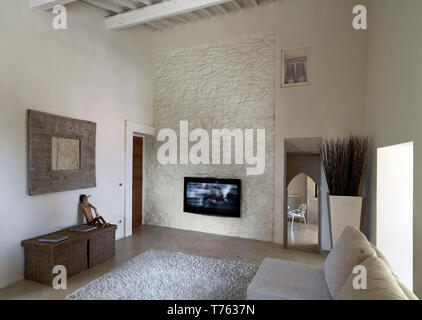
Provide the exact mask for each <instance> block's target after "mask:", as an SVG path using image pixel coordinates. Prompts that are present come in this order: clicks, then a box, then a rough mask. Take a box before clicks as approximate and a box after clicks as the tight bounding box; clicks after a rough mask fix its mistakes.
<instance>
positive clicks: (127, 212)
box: [123, 120, 155, 237]
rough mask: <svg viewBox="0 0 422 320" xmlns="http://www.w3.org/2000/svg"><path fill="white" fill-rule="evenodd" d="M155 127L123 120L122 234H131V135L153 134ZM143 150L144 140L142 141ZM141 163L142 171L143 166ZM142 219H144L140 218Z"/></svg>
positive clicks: (125, 235) (143, 187) (143, 135)
mask: <svg viewBox="0 0 422 320" xmlns="http://www.w3.org/2000/svg"><path fill="white" fill-rule="evenodd" d="M154 135H155V128H154V127H150V126H147V125H144V124H140V123H137V122H133V121H129V120H125V183H124V207H123V212H124V213H123V219H124V221H123V236H124V237H129V236H131V235H132V169H133V137H134V136H139V137H142V138H145V137H146V136H154ZM142 148H143V151H145V140H144V143H143V146H142ZM144 159H145V153H144V152H143V156H142V161H143V162H144V163H145V160H144ZM144 163H143V164H142V171H143V172H144V170H145V166H144ZM144 189H145V183H144V182H143V183H142V200H144V195H145V192H144ZM144 203H145V202H144V201H142V213H144ZM142 221H144V219H142Z"/></svg>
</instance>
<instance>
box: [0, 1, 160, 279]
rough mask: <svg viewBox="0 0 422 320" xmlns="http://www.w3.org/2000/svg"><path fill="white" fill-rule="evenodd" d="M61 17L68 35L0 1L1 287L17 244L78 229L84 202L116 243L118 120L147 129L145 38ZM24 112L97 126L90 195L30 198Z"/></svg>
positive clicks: (17, 270) (47, 18)
mask: <svg viewBox="0 0 422 320" xmlns="http://www.w3.org/2000/svg"><path fill="white" fill-rule="evenodd" d="M67 11H68V30H66V31H55V30H53V28H52V27H51V22H52V17H53V16H52V14H51V12H41V11H38V10H35V9H30V8H29V6H28V1H26V0H13V1H10V0H7V1H0V39H1V43H0V70H1V72H0V97H1V102H0V203H1V208H0V216H1V219H2V223H1V225H0V287H3V286H5V285H7V284H10V283H12V282H14V281H16V280H19V279H21V278H23V249H22V248H21V246H20V242H21V240H24V239H27V238H30V237H34V236H37V235H41V234H44V233H47V232H52V231H56V230H58V229H60V228H64V227H67V226H70V225H73V224H76V223H77V222H78V220H77V218H78V197H79V194H80V193H82V192H83V193H88V194H91V195H92V198H90V199H91V201H92V203H93V204H94V205H95V206H96V207H97V208H98V210H99V212H100V214H101V215H103V216H104V217H105V218H106V219H107V220H108V221H110V222H111V223H116V224H118V231H117V236H122V224H120V223H119V221H120V220H123V188H122V187H120V186H119V183H120V182H123V177H124V176H123V175H124V167H123V165H124V163H123V142H124V120H125V119H130V120H133V121H137V122H141V123H145V124H148V125H152V122H153V121H152V120H153V119H152V34H151V33H150V32H149V31H145V30H144V29H141V28H134V29H131V30H127V31H120V32H115V31H108V30H106V29H105V25H104V18H103V17H102V16H100V15H97V14H92V13H91V12H90V11H88V10H86V9H82V8H80V7H78V6H75V5H70V6H68V10H67ZM28 108H33V109H36V110H40V111H45V112H50V113H54V114H58V115H63V116H69V117H74V118H79V119H84V120H90V121H94V122H96V123H97V146H96V155H97V163H96V170H97V187H96V188H92V189H84V190H74V191H68V192H60V193H55V194H46V195H41V196H29V195H28V187H27V173H26V172H27V161H26V159H27V149H26V147H27V144H26V138H27V137H26V134H27V132H26V116H27V112H26V110H27V109H28Z"/></svg>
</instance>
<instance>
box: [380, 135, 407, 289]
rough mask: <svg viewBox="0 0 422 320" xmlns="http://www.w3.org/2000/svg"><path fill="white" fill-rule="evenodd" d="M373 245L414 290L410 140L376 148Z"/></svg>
mask: <svg viewBox="0 0 422 320" xmlns="http://www.w3.org/2000/svg"><path fill="white" fill-rule="evenodd" d="M376 217H377V218H376V221H377V222H376V228H377V232H376V235H377V236H376V239H377V241H376V245H377V247H378V248H379V250H380V251H381V252H382V253H383V254H384V255H385V256H386V258H387V260H388V261H389V262H390V264H391V267H392V269H393V270H394V273H395V274H397V276H398V278H400V280H401V281H402V282H403V283H404V284H405V285H406V287H408V288H409V289H410V290H413V142H409V143H403V144H398V145H393V146H388V147H384V148H378V150H377V215H376Z"/></svg>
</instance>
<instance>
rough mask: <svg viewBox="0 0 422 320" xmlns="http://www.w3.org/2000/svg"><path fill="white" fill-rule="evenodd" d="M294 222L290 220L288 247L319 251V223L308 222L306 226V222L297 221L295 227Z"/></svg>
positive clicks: (288, 225) (290, 248) (305, 250)
mask: <svg viewBox="0 0 422 320" xmlns="http://www.w3.org/2000/svg"><path fill="white" fill-rule="evenodd" d="M291 226H292V223H291V221H288V224H287V231H288V239H287V248H288V249H289V250H298V251H304V252H314V253H318V252H319V250H318V225H317V224H308V227H307V228H306V227H305V224H304V223H300V222H297V221H295V223H294V224H293V228H291Z"/></svg>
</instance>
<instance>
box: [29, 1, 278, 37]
mask: <svg viewBox="0 0 422 320" xmlns="http://www.w3.org/2000/svg"><path fill="white" fill-rule="evenodd" d="M276 1H278V0H29V5H30V7H31V8H36V9H40V10H50V9H51V8H53V7H54V6H55V5H57V4H63V5H66V4H70V3H72V5H79V6H83V7H85V8H87V9H90V10H95V11H96V12H97V13H98V14H101V15H103V16H104V17H105V23H106V26H107V28H108V29H125V28H130V27H133V26H136V25H144V26H146V27H148V28H150V29H152V30H154V31H160V30H164V29H167V28H173V27H176V26H178V25H183V24H187V23H190V22H195V21H200V20H204V19H212V18H213V17H217V16H222V15H227V14H231V13H234V12H238V11H241V10H248V9H249V8H253V7H257V6H261V5H266V4H269V3H273V2H276Z"/></svg>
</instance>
